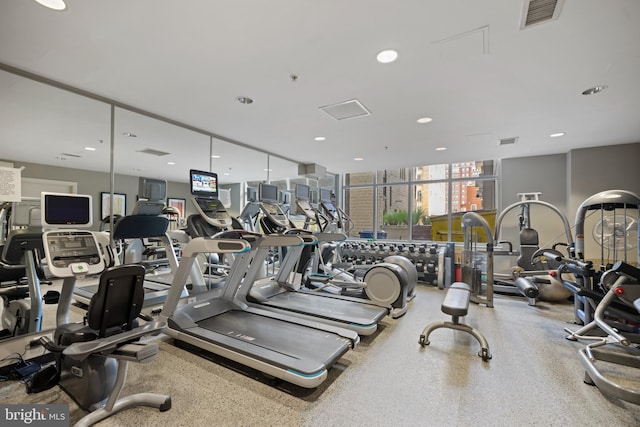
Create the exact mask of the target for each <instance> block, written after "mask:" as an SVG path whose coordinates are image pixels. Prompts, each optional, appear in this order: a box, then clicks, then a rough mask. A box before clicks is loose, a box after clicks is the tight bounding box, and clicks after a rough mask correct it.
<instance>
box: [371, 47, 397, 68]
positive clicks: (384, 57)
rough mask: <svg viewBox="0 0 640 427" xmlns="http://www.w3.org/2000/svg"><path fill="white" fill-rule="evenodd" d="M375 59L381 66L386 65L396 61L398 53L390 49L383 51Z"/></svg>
mask: <svg viewBox="0 0 640 427" xmlns="http://www.w3.org/2000/svg"><path fill="white" fill-rule="evenodd" d="M376 59H377V60H378V62H380V63H382V64H388V63H390V62H393V61H395V60H396V59H398V52H397V51H395V50H392V49H389V50H383V51H382V52H380V53H379V54H378V56H376Z"/></svg>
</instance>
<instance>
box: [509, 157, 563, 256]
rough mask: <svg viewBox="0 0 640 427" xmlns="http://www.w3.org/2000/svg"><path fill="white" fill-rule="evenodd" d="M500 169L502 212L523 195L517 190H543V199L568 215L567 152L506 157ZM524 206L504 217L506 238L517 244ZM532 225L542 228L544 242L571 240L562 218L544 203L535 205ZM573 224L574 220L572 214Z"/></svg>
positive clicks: (541, 234)
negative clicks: (518, 194)
mask: <svg viewBox="0 0 640 427" xmlns="http://www.w3.org/2000/svg"><path fill="white" fill-rule="evenodd" d="M500 167H501V173H500V177H501V179H500V201H499V204H498V213H501V212H503V211H504V209H505V208H507V207H508V206H510V205H512V204H513V203H516V202H517V201H519V200H520V199H519V198H518V196H517V193H534V192H540V193H542V194H541V195H540V196H539V197H540V200H542V201H545V202H547V203H550V204H552V205H554V206H555V207H556V208H558V209H559V210H560V211H561V212H562V213H563V214H564V215H565V216H567V213H566V212H567V188H566V185H565V182H566V175H567V172H566V168H567V156H566V154H553V155H547V156H533V157H522V158H514V159H503V160H502V161H501V165H500ZM519 214H520V207H515V208H513V209H511V210H510V211H509V212H507V213H506V214H505V217H504V219H503V221H502V227H501V228H502V232H501V234H500V236H501V239H502V240H508V241H510V242H511V243H513V245H514V247H517V245H518V242H519V238H518V232H519V227H518V215H519ZM530 218H531V227H532V228H534V229H536V230H537V231H538V237H539V239H540V246H541V247H542V246H545V247H549V246H550V245H551V244H553V243H557V242H562V243H567V240H568V239H567V238H566V233H565V232H564V227H563V222H562V218H561V217H560V216H558V215H557V214H556V213H554V212H553V211H552V210H551V209H549V208H547V207H544V206H535V205H532V206H531V211H530ZM568 221H569V223H570V224H572V220H571V219H570V218H568Z"/></svg>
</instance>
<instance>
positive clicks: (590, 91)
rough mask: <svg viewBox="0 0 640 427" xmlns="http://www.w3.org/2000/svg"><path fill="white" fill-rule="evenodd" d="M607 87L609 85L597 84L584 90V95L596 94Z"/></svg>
mask: <svg viewBox="0 0 640 427" xmlns="http://www.w3.org/2000/svg"><path fill="white" fill-rule="evenodd" d="M606 88H607V86H604V85H603V86H595V87H592V88H590V89H587V90H585V91H584V92H582V94H583V95H595V94H596V93H600V92H602V91H603V90H605V89H606Z"/></svg>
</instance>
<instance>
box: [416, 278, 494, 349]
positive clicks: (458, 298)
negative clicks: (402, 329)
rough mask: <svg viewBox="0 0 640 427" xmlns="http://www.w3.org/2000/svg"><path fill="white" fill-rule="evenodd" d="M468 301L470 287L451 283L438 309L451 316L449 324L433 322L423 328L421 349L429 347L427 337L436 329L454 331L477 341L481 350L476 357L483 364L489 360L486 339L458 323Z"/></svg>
mask: <svg viewBox="0 0 640 427" xmlns="http://www.w3.org/2000/svg"><path fill="white" fill-rule="evenodd" d="M470 299H471V286H469V285H468V284H466V283H463V282H454V283H452V284H451V286H450V287H449V288H448V289H447V293H446V294H445V297H444V301H442V306H441V307H440V309H441V310H442V312H443V313H445V314H449V315H450V316H451V322H434V323H431V324H429V325H427V327H426V328H424V330H423V331H422V333H421V334H420V339H419V340H418V343H419V344H420V345H421V346H422V347H424V346H426V345H429V344H430V342H429V335H430V334H431V332H433V331H435V330H436V329H439V328H448V329H455V330H458V331H463V332H467V333H468V334H471V335H472V336H473V337H475V339H476V340H478V342H479V343H480V346H481V349H480V351H479V352H478V356H480V357H481V358H482V360H483V361H485V362H486V361H488V360H489V359H491V357H492V356H491V352H490V351H489V343H488V342H487V340H486V338H485V337H484V336H483V335H482V334H481V333H480V331H478V330H477V329H474V328H472V327H471V326H469V325H465V324H464V323H460V321H459V318H460V317H463V316H466V315H467V312H468V310H469V301H470Z"/></svg>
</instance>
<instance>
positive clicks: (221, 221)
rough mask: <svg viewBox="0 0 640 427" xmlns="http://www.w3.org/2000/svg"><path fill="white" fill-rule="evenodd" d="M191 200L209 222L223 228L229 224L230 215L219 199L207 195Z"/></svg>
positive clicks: (230, 222)
mask: <svg viewBox="0 0 640 427" xmlns="http://www.w3.org/2000/svg"><path fill="white" fill-rule="evenodd" d="M193 200H194V205H195V206H196V210H197V211H198V213H199V214H200V215H201V216H202V217H203V218H204V219H205V220H206V221H207V222H208V223H209V224H211V225H213V226H215V227H219V228H223V229H226V228H229V227H230V226H231V224H232V221H231V216H230V215H229V213H228V212H227V210H226V209H225V207H224V205H223V204H222V202H221V201H220V200H218V199H213V198H207V197H194V199H193Z"/></svg>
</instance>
